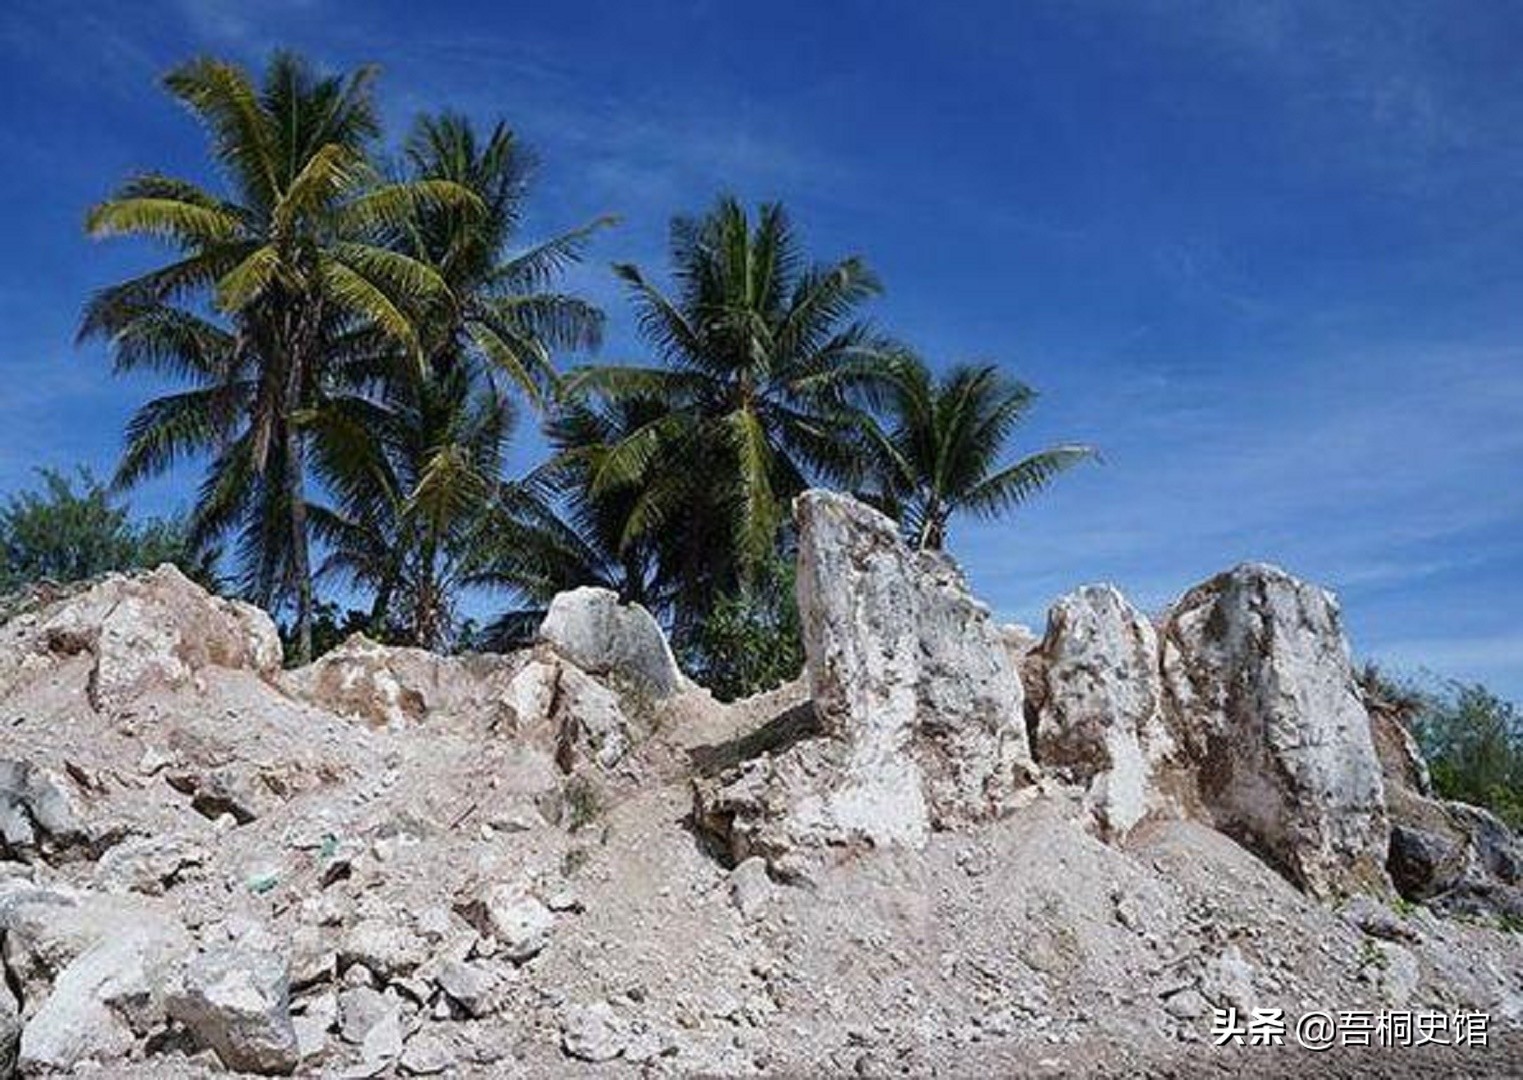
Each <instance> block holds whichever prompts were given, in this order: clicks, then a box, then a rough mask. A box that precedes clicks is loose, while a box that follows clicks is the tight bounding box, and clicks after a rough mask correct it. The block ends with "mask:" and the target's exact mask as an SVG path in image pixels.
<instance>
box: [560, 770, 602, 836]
mask: <svg viewBox="0 0 1523 1080" xmlns="http://www.w3.org/2000/svg"><path fill="white" fill-rule="evenodd" d="M566 810H567V813H568V820H567V824H568V826H569V828H570V830H571V831H572V832H576V831H578V830H579V829H585V828H586V827H587V826H588V825H591V824H592V823H593V822H595V821H597V819H598V818H600V817H602V815H603V810H604V805H603V792H602V791H601V790H600V789H599V787H598V785H597V782H596V781H594V780H593V779H592V778H591V777H588V776H573V777H572V778H571V779H570V780H568V781H566Z"/></svg>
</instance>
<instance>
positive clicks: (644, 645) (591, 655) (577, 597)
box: [539, 587, 687, 697]
mask: <svg viewBox="0 0 1523 1080" xmlns="http://www.w3.org/2000/svg"><path fill="white" fill-rule="evenodd" d="M539 637H540V640H542V641H544V642H547V643H548V644H549V645H551V646H552V647H553V648H554V649H555V650H556V651H557V652H559V653H560V654H561V655H562V656H564V657H565V658H566V659H568V660H570V661H571V662H572V663H573V664H575V665H576V666H577V667H579V668H581V669H582V670H583V671H585V672H587V673H588V674H591V675H613V676H617V677H620V678H622V679H625V680H627V681H629V682H630V683H632V684H635V685H637V686H639V687H641V688H642V689H644V690H645V691H646V692H648V693H651V694H654V695H655V696H657V697H669V696H670V695H672V694H675V693H677V692H679V691H681V690H683V689H685V688H686V686H687V679H686V678H685V677H684V676H683V674H682V672H681V670H680V669H678V667H677V660H676V658H675V657H674V656H673V655H672V649H671V646H670V645H669V644H667V641H666V635H665V634H663V633H662V632H661V627H660V625H659V624H657V622H656V620H655V619H654V618H653V617H652V616H651V614H650V612H648V611H646V610H645V609H644V608H643V607H641V606H640V605H639V604H621V603H619V597H618V595H617V594H616V593H613V592H610V591H609V590H607V589H597V588H592V587H583V588H580V589H572V590H571V591H570V592H563V593H560V594H558V595H557V596H556V597H555V598H554V599H553V600H552V601H551V602H550V610H549V611H548V612H547V613H546V614H545V620H544V622H543V623H541V624H540V627H539Z"/></svg>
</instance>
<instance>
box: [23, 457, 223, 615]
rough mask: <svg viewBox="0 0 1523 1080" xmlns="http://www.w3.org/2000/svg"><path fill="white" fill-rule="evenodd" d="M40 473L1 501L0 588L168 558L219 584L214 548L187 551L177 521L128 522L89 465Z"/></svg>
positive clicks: (203, 579)
mask: <svg viewBox="0 0 1523 1080" xmlns="http://www.w3.org/2000/svg"><path fill="white" fill-rule="evenodd" d="M40 476H41V478H42V483H41V485H40V486H39V487H38V488H36V489H33V490H29V491H21V492H16V493H14V494H12V495H10V496H9V497H8V498H7V499H6V500H5V502H4V504H3V505H0V593H8V592H13V591H15V590H17V589H20V588H22V587H24V586H26V585H30V584H33V583H35V582H39V581H54V582H58V583H60V584H62V583H65V582H70V581H83V580H86V579H88V578H93V577H99V576H100V575H102V574H107V573H111V572H113V571H119V570H137V569H143V568H151V567H155V566H158V565H159V564H160V563H166V562H169V563H174V564H175V565H176V566H178V567H179V568H180V569H181V571H183V572H184V573H185V574H186V575H187V576H188V577H191V578H193V579H195V580H196V581H199V582H200V583H201V584H202V585H204V586H206V587H208V588H212V589H215V588H216V587H217V584H218V582H217V579H216V574H215V572H214V564H215V555H214V554H213V553H206V552H201V553H197V552H193V551H192V550H191V547H190V544H189V541H188V538H187V535H186V528H185V525H184V523H183V522H181V521H178V520H175V519H168V518H151V519H149V520H147V521H133V520H132V518H131V516H130V515H129V514H128V512H127V510H126V508H125V507H123V506H121V505H120V504H119V503H118V502H117V500H116V498H115V496H114V495H113V493H112V492H111V490H110V489H109V488H107V487H106V486H105V485H104V484H102V483H101V482H100V481H99V480H97V479H96V478H95V477H94V476H93V475H92V474H91V473H90V471H89V470H88V469H80V470H79V471H78V474H77V476H75V477H73V478H71V477H69V476H66V475H65V474H63V473H61V472H58V471H56V470H52V469H43V470H40Z"/></svg>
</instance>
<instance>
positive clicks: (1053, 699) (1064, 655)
mask: <svg viewBox="0 0 1523 1080" xmlns="http://www.w3.org/2000/svg"><path fill="white" fill-rule="evenodd" d="M1041 652H1042V659H1043V663H1042V665H1041V669H1042V679H1043V687H1042V692H1041V694H1040V698H1041V706H1040V711H1039V721H1038V726H1037V756H1038V758H1039V759H1040V760H1041V762H1042V765H1043V767H1044V768H1047V767H1052V768H1056V769H1059V770H1063V771H1066V772H1067V773H1068V774H1069V776H1070V777H1071V778H1072V779H1075V780H1078V781H1080V782H1082V783H1085V784H1087V785H1088V803H1089V805H1090V807H1091V809H1092V811H1093V813H1094V815H1095V818H1096V820H1097V822H1098V824H1099V826H1100V829H1101V831H1102V833H1103V834H1104V835H1105V836H1107V837H1110V838H1112V839H1119V838H1121V837H1123V836H1125V835H1126V833H1127V832H1128V831H1130V830H1131V828H1132V827H1133V826H1134V825H1136V824H1137V823H1138V822H1139V821H1141V820H1142V818H1143V815H1144V814H1146V813H1148V812H1149V811H1150V810H1153V809H1156V808H1158V807H1159V805H1160V803H1161V801H1162V800H1161V798H1160V796H1159V794H1158V792H1157V791H1156V789H1155V788H1154V784H1153V780H1154V770H1155V768H1156V766H1157V765H1158V763H1159V762H1160V761H1162V760H1163V759H1165V758H1166V757H1168V755H1169V754H1170V752H1171V750H1172V741H1171V740H1170V738H1169V734H1168V730H1167V728H1166V726H1165V724H1164V721H1163V714H1162V711H1161V704H1162V696H1163V686H1162V678H1161V676H1160V674H1159V671H1158V637H1157V634H1156V633H1155V632H1154V630H1153V626H1152V624H1151V623H1150V622H1149V621H1148V620H1147V618H1146V617H1145V616H1143V615H1142V613H1141V612H1139V611H1137V609H1136V608H1134V607H1132V605H1131V604H1129V603H1128V602H1127V600H1126V598H1125V597H1124V596H1122V595H1121V593H1120V592H1119V591H1117V590H1116V589H1115V588H1114V587H1112V586H1110V585H1086V586H1085V587H1083V588H1081V589H1079V590H1078V591H1076V592H1074V593H1071V594H1070V595H1068V596H1065V597H1063V598H1062V599H1061V600H1059V601H1058V602H1057V603H1056V604H1054V605H1053V607H1052V609H1051V611H1049V612H1048V616H1047V634H1046V636H1045V637H1044V638H1043V641H1042V646H1041Z"/></svg>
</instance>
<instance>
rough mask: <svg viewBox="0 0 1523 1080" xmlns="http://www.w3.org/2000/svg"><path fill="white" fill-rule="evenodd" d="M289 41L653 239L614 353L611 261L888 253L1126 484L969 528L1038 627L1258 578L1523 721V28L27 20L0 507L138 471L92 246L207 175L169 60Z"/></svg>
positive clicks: (588, 281) (570, 17) (567, 199)
mask: <svg viewBox="0 0 1523 1080" xmlns="http://www.w3.org/2000/svg"><path fill="white" fill-rule="evenodd" d="M129 11H130V13H129ZM278 45H289V46H294V47H296V48H298V49H300V50H302V51H304V52H306V53H308V54H309V55H311V56H312V57H313V58H314V59H316V60H318V61H319V62H321V63H322V64H324V65H327V66H332V67H345V66H350V65H354V64H356V63H359V62H362V61H377V62H379V63H380V64H381V65H382V68H383V75H382V81H381V84H380V93H381V98H382V101H383V104H384V107H385V111H386V115H387V117H388V120H389V122H390V125H391V128H392V130H393V131H394V132H400V131H401V130H402V129H403V128H404V127H405V125H406V123H407V121H408V120H409V119H410V117H411V116H412V115H413V114H414V113H416V112H417V111H419V110H421V109H425V108H436V107H441V106H450V107H453V108H457V109H462V110H465V111H467V112H469V113H472V114H474V115H476V116H479V117H480V118H482V119H483V120H485V119H489V118H492V117H496V116H502V117H505V118H507V119H508V120H509V121H510V122H511V123H512V124H513V126H515V127H516V128H517V129H518V130H519V131H520V132H521V134H522V135H523V136H524V137H525V138H526V139H527V140H528V141H529V142H531V143H532V144H533V145H534V146H535V147H536V148H537V149H538V151H539V153H540V156H541V157H542V159H543V168H542V170H541V174H540V179H539V186H538V190H537V193H536V195H535V198H534V200H533V204H532V213H531V215H530V219H529V221H528V228H527V231H526V236H529V237H532V236H533V235H535V234H536V233H540V234H543V233H545V232H548V231H551V230H554V229H558V228H561V227H565V226H569V225H571V224H574V223H577V222H580V221H583V220H586V219H588V218H590V217H592V216H594V215H596V214H599V213H603V212H609V211H611V212H615V213H618V214H620V215H621V216H622V218H623V224H622V225H621V226H620V227H619V228H618V229H617V230H615V231H612V232H609V233H607V234H605V235H604V236H603V237H602V239H601V240H600V241H599V242H598V244H597V245H596V247H595V249H594V252H593V258H592V259H591V260H590V262H589V263H588V265H587V266H585V267H583V268H581V269H579V270H578V271H577V273H576V274H575V278H574V283H575V285H576V287H578V288H579V289H581V290H583V291H584V292H586V293H587V294H588V295H590V296H592V297H594V298H596V299H598V300H599V301H600V302H603V303H604V304H605V305H606V306H607V307H608V310H609V311H610V314H611V316H612V328H611V329H612V332H611V334H610V340H609V342H608V344H607V346H606V348H605V350H604V352H605V354H606V355H608V356H610V357H615V358H634V357H638V356H639V355H640V350H639V345H638V342H637V341H635V340H634V338H633V336H632V334H631V324H630V320H629V318H628V316H627V312H626V310H625V308H624V307H623V305H622V303H621V300H620V296H619V293H618V291H617V289H616V288H615V287H614V285H613V282H612V280H611V278H610V275H609V274H608V272H607V269H606V266H607V263H608V262H609V261H611V260H614V259H632V260H634V261H637V262H640V263H642V264H645V265H647V266H649V267H652V268H659V267H660V266H662V265H663V251H664V243H665V229H666V223H667V220H668V218H669V217H670V216H671V214H673V213H674V212H680V211H687V210H696V209H701V208H702V207H704V206H705V205H706V204H707V203H709V202H710V201H711V200H712V198H713V196H714V195H715V194H716V193H717V192H719V191H720V190H731V191H734V192H736V193H738V194H740V195H741V196H743V197H745V198H747V199H752V200H754V199H762V198H781V199H783V200H784V201H785V202H786V203H787V204H788V205H789V207H790V208H791V210H792V211H793V213H794V216H795V218H796V221H797V224H798V226H799V227H800V229H801V230H802V232H803V233H804V235H805V238H806V241H807V243H808V245H809V247H810V249H811V250H812V251H813V252H814V253H815V254H816V255H818V256H820V257H835V256H839V255H842V254H846V253H849V252H857V253H860V254H862V255H864V256H865V257H866V258H867V259H868V260H869V261H870V263H871V264H872V265H873V266H874V267H875V268H876V269H877V270H878V272H879V273H880V274H881V276H882V277H883V279H884V281H885V283H886V285H887V293H886V295H885V296H884V297H883V298H882V300H881V301H879V302H878V303H877V304H876V305H875V308H874V314H875V317H876V318H877V319H878V320H879V321H880V322H881V323H882V324H883V325H884V326H885V327H886V328H888V329H890V330H891V331H893V332H894V333H896V334H897V335H899V336H901V337H903V338H905V339H907V340H908V341H910V342H911V343H913V344H915V345H916V346H918V347H919V348H920V349H921V350H922V351H923V352H924V353H925V354H927V355H928V356H929V357H931V358H932V359H933V360H935V361H937V362H949V361H952V360H958V359H986V360H994V361H998V362H999V363H1001V364H1003V365H1005V366H1006V367H1007V368H1008V369H1009V370H1010V371H1011V372H1013V373H1015V374H1016V375H1018V376H1019V377H1020V378H1022V379H1024V380H1026V381H1027V382H1029V383H1031V384H1033V385H1034V386H1036V387H1037V388H1038V389H1039V390H1040V391H1041V392H1042V395H1043V396H1042V399H1041V401H1040V403H1039V407H1038V409H1037V412H1036V414H1035V416H1034V418H1033V421H1032V423H1031V425H1030V426H1029V428H1028V430H1027V431H1026V432H1025V435H1024V439H1025V443H1024V445H1025V446H1026V447H1031V448H1034V447H1036V446H1038V445H1040V444H1042V443H1044V442H1048V441H1054V440H1067V439H1081V440H1088V441H1092V442H1095V443H1097V444H1098V445H1099V446H1100V447H1101V449H1102V450H1103V452H1104V454H1105V458H1106V461H1105V464H1104V465H1103V466H1101V467H1096V468H1092V469H1088V470H1086V471H1084V472H1083V473H1082V474H1076V475H1073V476H1071V477H1069V478H1067V479H1066V480H1065V481H1064V482H1063V483H1061V484H1060V485H1059V486H1058V487H1057V488H1055V489H1054V490H1053V491H1052V492H1051V493H1050V494H1048V495H1047V496H1045V497H1043V498H1041V499H1040V500H1038V501H1037V502H1035V503H1033V504H1031V505H1030V506H1029V507H1028V508H1026V509H1025V510H1023V511H1022V512H1020V513H1019V514H1018V515H1017V516H1015V517H1014V518H1012V519H1010V520H1007V521H1004V522H1000V523H997V524H985V523H976V522H962V523H959V525H958V526H956V527H955V529H954V532H953V537H952V544H953V547H954V549H955V551H956V553H957V554H958V555H959V556H960V557H961V559H962V561H963V562H964V563H965V565H966V566H967V568H968V570H969V573H970V575H971V577H972V579H973V582H974V584H975V587H976V588H977V589H978V591H979V592H980V593H981V594H982V595H983V596H985V597H986V598H988V599H989V601H990V602H991V603H992V605H993V606H994V607H995V608H996V609H997V610H998V611H999V612H1000V614H1001V615H1003V616H1005V617H1008V618H1015V619H1020V620H1022V621H1026V622H1029V623H1033V624H1036V625H1040V624H1041V621H1042V617H1043V615H1042V613H1043V612H1044V610H1045V608H1046V606H1047V604H1048V603H1049V602H1050V601H1051V600H1052V599H1053V598H1055V597H1056V596H1057V595H1059V594H1060V593H1062V592H1064V591H1066V590H1068V589H1070V588H1072V587H1074V586H1076V585H1078V584H1080V583H1082V582H1086V581H1095V580H1110V581H1114V582H1115V583H1117V584H1118V585H1120V586H1121V587H1122V588H1123V589H1124V590H1126V591H1127V592H1128V593H1129V594H1130V595H1131V596H1132V597H1133V598H1134V599H1135V600H1136V601H1137V602H1138V603H1140V604H1142V605H1144V606H1146V607H1148V608H1151V609H1158V608H1161V607H1162V606H1163V605H1165V604H1167V603H1168V601H1169V600H1170V599H1171V598H1172V597H1174V596H1175V595H1177V594H1178V593H1179V592H1181V591H1183V589H1185V588H1186V587H1188V586H1189V585H1191V584H1192V583H1194V582H1196V581H1198V580H1200V579H1202V578H1204V577H1206V576H1209V575H1210V574H1211V573H1213V572H1215V571H1216V570H1219V569H1222V568H1225V567H1227V566H1229V565H1232V564H1234V563H1236V562H1239V561H1242V560H1245V559H1264V560H1270V561H1274V562H1278V563H1280V564H1282V565H1284V566H1286V567H1287V568H1288V569H1290V570H1292V571H1293V572H1295V573H1298V574H1300V575H1302V576H1304V577H1307V578H1310V579H1312V580H1315V581H1317V582H1319V583H1322V584H1324V585H1327V586H1328V587H1330V588H1332V589H1334V590H1336V591H1337V592H1338V593H1339V595H1340V596H1341V597H1342V600H1343V605H1344V610H1345V614H1346V617H1347V622H1348V626H1349V629H1350V633H1351V636H1352V638H1353V641H1354V647H1355V650H1356V653H1357V654H1359V655H1360V656H1373V657H1376V658H1379V659H1382V660H1384V661H1387V662H1389V663H1391V664H1393V665H1396V666H1398V667H1400V668H1404V669H1407V670H1415V669H1417V668H1420V667H1427V668H1430V669H1432V670H1434V671H1436V672H1438V673H1441V674H1444V675H1452V676H1458V677H1464V678H1476V679H1484V680H1486V681H1488V682H1490V683H1491V684H1492V685H1493V686H1494V687H1495V688H1496V689H1498V690H1500V691H1502V692H1504V693H1506V694H1508V695H1509V696H1512V697H1514V698H1523V528H1520V526H1523V484H1520V477H1523V336H1520V331H1523V304H1520V300H1523V65H1520V64H1519V63H1518V62H1517V56H1518V50H1519V47H1520V46H1523V8H1519V7H1518V6H1517V5H1513V4H1507V3H1501V2H1498V3H1471V2H1450V3H1443V4H1439V3H1426V4H1413V3H1406V2H1403V0H1382V2H1379V3H1352V2H1344V3H1338V4H1326V3H1318V2H1314V3H1304V4H1303V3H1275V2H1255V3H1234V2H1230V0H1222V2H1198V3H1184V2H1168V0H1116V2H1105V0H1095V2H1086V0H1073V2H1063V3H1059V2H1052V3H1044V2H1039V0H1030V2H1025V3H1021V4H1008V3H987V4H985V3H974V2H959V3H949V4H929V3H915V4H908V3H897V2H888V0H873V2H833V3H829V4H820V3H789V2H783V0H773V2H771V3H767V4H751V5H732V4H721V3H703V2H690V3H672V4H632V3H627V2H624V3H617V2H616V3H607V4H586V3H579V2H576V0H563V2H561V3H557V4H544V3H492V4H480V5H473V4H457V3H449V2H444V0H434V2H431V3H427V4H419V3H398V2H391V0H386V2H376V3H367V4H354V3H348V4H340V3H336V2H329V0H275V2H267V3H262V4H234V3H230V2H226V0H210V2H195V0H183V2H178V3H150V2H143V3H137V4H133V5H131V6H130V9H128V8H126V7H122V6H120V5H116V4H106V3H101V4H96V5H87V4H79V3H71V2H68V0H63V2H59V0H48V2H37V0H19V2H18V0H11V2H10V3H8V4H7V6H6V12H5V14H4V15H3V16H0V83H3V89H0V94H3V100H4V101H5V103H6V105H5V108H4V112H3V116H0V123H3V131H0V134H3V137H4V145H5V147H6V159H7V167H6V168H5V169H4V170H0V227H3V235H4V237H5V244H4V245H3V247H0V343H3V348H0V368H3V372H4V375H5V378H4V381H3V386H4V389H3V390H0V491H3V490H9V489H13V488H15V487H16V486H18V485H20V484H23V483H26V482H27V481H28V478H29V474H30V470H32V469H33V468H34V467H36V466H40V465H56V466H69V465H72V464H74V463H78V462H87V463H91V464H93V465H94V466H95V467H96V468H97V469H98V470H100V471H102V472H108V471H109V469H110V467H111V463H112V461H113V459H114V456H115V454H116V452H117V450H118V448H119V445H120V431H121V427H122V423H123V420H124V419H125V417H126V415H127V414H128V413H129V411H130V410H131V409H132V408H133V406H134V405H135V404H137V403H138V402H139V401H140V400H141V399H142V398H143V397H144V396H145V395H146V394H148V393H149V392H151V391H152V389H153V387H152V386H151V385H150V384H148V383H146V382H140V381H123V380H117V379H113V378H112V377H111V375H110V373H109V368H108V365H107V363H106V360H105V358H104V356H103V355H102V354H101V352H100V351H99V350H97V349H94V348H87V349H76V348H75V347H74V346H73V344H72V338H73V330H74V327H75V322H76V320H77V317H78V312H79V308H80V304H81V302H82V301H83V299H84V297H85V296H86V295H87V293H88V292H89V290H91V289H92V288H95V287H98V286H99V285H101V284H104V283H106V282H109V281H111V280H113V279H116V278H119V277H121V276H124V275H126V274H127V273H130V272H132V271H133V270H136V269H140V268H142V267H144V266H146V265H148V260H149V259H151V258H152V253H151V252H149V251H147V250H146V249H141V248H134V247H131V246H120V245H105V246H102V245H94V244H91V243H89V242H88V241H86V240H85V239H84V238H83V236H82V234H81V231H80V223H81V219H82V215H83V213H84V210H85V208H86V207H87V206H88V205H89V204H90V203H91V202H92V201H94V200H96V199H98V198H100V197H101V196H103V195H104V194H105V193H106V192H107V191H108V190H109V188H110V187H111V185H112V184H113V183H114V182H116V181H117V180H119V179H120V178H122V177H123V176H125V175H126V174H127V173H129V172H130V171H132V170H134V169H140V168H150V167H151V168H160V169H165V170H168V171H174V172H182V173H188V174H192V175H196V176H199V177H204V176H205V175H206V164H205V162H204V159H203V158H202V143H201V141H200V136H199V133H198V131H197V129H196V128H195V126H194V124H193V122H192V121H191V120H190V118H189V117H188V116H186V115H185V114H184V113H182V112H181V111H180V110H179V109H178V108H177V107H176V106H175V105H174V104H173V103H172V102H171V101H170V100H169V99H167V98H166V97H165V96H164V95H163V94H162V93H161V92H160V91H159V90H158V89H157V87H156V84H155V80H156V77H157V76H158V75H159V74H160V73H162V71H163V70H165V69H166V68H167V67H169V66H170V65H172V64H173V63H175V62H177V61H179V60H182V59H184V58H186V57H188V56H190V55H192V54H195V53H199V52H210V53H215V54H219V55H224V56H230V57H234V58H238V59H242V60H246V61H249V62H253V63H258V62H259V61H260V59H261V58H262V57H263V56H264V55H265V54H266V52H267V51H268V50H269V49H270V48H272V47H275V46H278ZM535 451H536V447H535V444H534V441H533V440H532V439H530V438H527V437H525V438H523V439H521V440H520V444H519V448H518V450H517V454H516V459H515V460H516V462H517V463H518V464H520V465H523V464H527V463H528V462H529V461H530V460H531V459H532V457H533V455H534V453H535ZM193 475H194V474H193V473H189V472H187V473H184V474H177V475H175V476H172V477H170V478H167V479H166V480H164V481H160V482H157V483H155V484H152V485H150V486H148V487H146V488H145V489H143V491H142V492H141V493H140V494H139V495H138V497H137V499H136V502H137V505H138V506H139V507H140V508H142V509H145V510H150V511H157V510H163V509H168V508H172V507H174V506H175V505H177V504H180V503H182V502H183V501H184V499H185V498H186V494H187V492H188V487H187V485H188V484H189V483H190V482H191V480H192V479H193Z"/></svg>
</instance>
